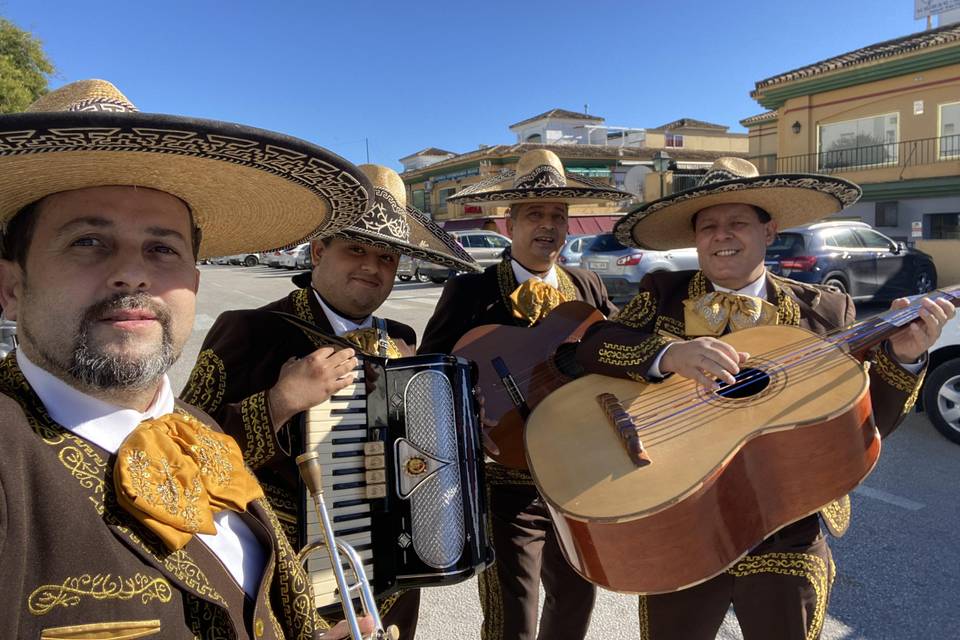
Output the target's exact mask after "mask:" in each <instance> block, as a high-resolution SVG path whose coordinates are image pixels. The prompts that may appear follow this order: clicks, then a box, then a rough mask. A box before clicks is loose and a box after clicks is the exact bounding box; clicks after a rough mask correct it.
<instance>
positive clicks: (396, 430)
mask: <svg viewBox="0 0 960 640" xmlns="http://www.w3.org/2000/svg"><path fill="white" fill-rule="evenodd" d="M473 377H474V376H473V370H472V365H471V364H470V363H469V362H468V361H466V360H464V359H462V358H456V357H454V356H444V355H425V356H414V357H409V358H398V359H393V360H386V359H383V358H366V357H365V358H363V360H362V364H361V366H360V368H358V369H357V377H356V380H355V381H354V383H353V384H352V385H349V386H347V387H345V388H344V389H342V390H341V391H339V392H338V393H337V394H336V395H334V396H333V397H331V398H330V400H328V401H327V402H325V403H323V404H320V405H317V406H316V407H313V408H312V409H310V410H308V411H306V412H304V414H303V423H302V431H301V434H300V436H301V440H300V442H301V447H300V448H301V449H302V452H309V451H316V452H318V453H319V454H320V460H321V463H322V465H323V493H324V500H325V502H326V504H327V509H328V511H329V514H330V518H331V520H332V522H333V530H334V535H335V537H336V538H337V540H345V541H346V542H348V543H350V545H351V546H353V547H354V549H356V551H357V552H358V553H359V555H360V557H361V558H362V560H363V564H364V570H365V571H366V573H367V577H368V579H369V580H370V583H371V587H372V589H373V593H374V595H376V596H377V597H383V596H385V595H389V594H390V593H392V592H394V591H397V590H400V589H404V588H413V587H423V586H440V585H446V584H454V583H457V582H460V581H462V580H465V579H467V578H470V577H472V576H473V575H475V574H476V573H477V572H479V571H481V570H482V569H483V568H485V567H486V566H488V565H489V564H490V563H491V562H492V561H493V550H492V547H491V545H490V542H489V540H488V537H487V529H486V526H487V512H486V495H485V489H484V483H483V452H482V448H481V441H480V425H479V419H478V417H477V412H476V410H475V403H474V398H473V393H472V390H473ZM308 500H309V496H308V495H307V492H306V490H305V489H304V487H303V485H302V482H301V488H300V514H301V515H300V519H299V523H298V530H299V536H300V548H303V546H304V545H306V544H307V543H308V542H310V541H312V540H316V539H317V538H321V537H322V535H323V533H322V527H321V525H320V523H319V518H318V516H317V514H316V513H315V512H314V510H313V509H312V506H308ZM306 569H307V573H308V574H309V576H310V580H311V582H312V584H313V589H314V594H315V596H316V606H317V608H319V609H325V608H326V607H329V606H331V605H337V606H339V603H340V599H339V595H338V593H337V584H336V580H335V578H334V574H333V569H332V568H331V566H330V561H329V559H328V558H327V557H326V555H325V554H321V553H315V554H312V555H311V556H310V557H309V558H308V559H307V561H306Z"/></svg>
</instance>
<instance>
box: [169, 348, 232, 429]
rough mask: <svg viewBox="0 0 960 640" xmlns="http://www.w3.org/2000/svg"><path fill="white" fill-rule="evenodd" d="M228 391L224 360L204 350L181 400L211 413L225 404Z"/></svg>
mask: <svg viewBox="0 0 960 640" xmlns="http://www.w3.org/2000/svg"><path fill="white" fill-rule="evenodd" d="M226 389H227V371H226V369H225V368H224V365H223V360H222V359H221V358H220V356H218V355H217V354H216V353H214V351H213V349H204V350H203V351H201V352H200V355H199V356H197V364H195V365H194V366H193V371H191V372H190V379H189V380H187V386H186V388H185V389H184V391H183V394H182V395H181V396H180V399H181V400H183V401H184V402H186V403H187V404H192V405H193V406H195V407H197V408H198V409H200V410H201V411H206V412H207V413H210V412H212V411H214V410H216V409H217V408H218V407H219V406H220V403H221V402H223V394H224V393H226Z"/></svg>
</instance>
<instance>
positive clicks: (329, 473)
mask: <svg viewBox="0 0 960 640" xmlns="http://www.w3.org/2000/svg"><path fill="white" fill-rule="evenodd" d="M356 374H357V377H356V379H355V380H354V382H353V384H351V385H348V386H346V387H344V388H343V389H341V390H340V391H338V392H337V393H336V394H335V395H334V396H332V397H331V398H330V399H329V400H328V401H327V402H324V403H323V404H319V405H317V406H315V407H313V408H311V409H309V410H308V411H307V415H306V416H305V429H304V437H305V441H304V444H305V450H306V451H317V452H318V453H319V454H320V459H321V463H322V464H323V495H324V501H325V502H326V505H327V509H328V511H329V513H330V518H331V520H332V522H333V530H334V535H335V536H336V537H337V539H338V540H345V541H346V542H349V543H350V545H352V546H353V548H354V549H356V550H357V553H359V554H360V557H361V558H362V559H363V563H364V570H365V571H366V574H367V578H369V579H370V581H371V582H372V581H373V579H374V576H373V544H372V534H371V518H370V501H371V500H373V499H376V498H382V497H384V495H385V493H386V470H385V468H384V466H385V465H384V451H383V442H367V402H366V387H365V383H364V371H363V368H362V367H360V368H358V369H357V370H356ZM306 529H307V539H308V540H312V539H317V538H320V537H322V535H323V534H322V527H321V526H320V521H319V518H318V516H317V514H316V513H315V512H314V510H313V509H308V510H307V513H306ZM306 568H307V572H308V574H309V575H310V579H311V582H312V584H313V590H314V594H315V595H316V600H315V605H316V606H317V607H318V608H322V607H327V606H330V605H335V604H339V602H340V599H339V596H338V595H337V583H336V579H335V578H334V574H333V569H332V567H331V565H330V559H329V557H328V555H327V554H325V553H323V552H322V551H317V552H315V553H313V554H312V555H311V556H310V557H309V558H308V560H307V565H306ZM348 575H352V574H349V573H348Z"/></svg>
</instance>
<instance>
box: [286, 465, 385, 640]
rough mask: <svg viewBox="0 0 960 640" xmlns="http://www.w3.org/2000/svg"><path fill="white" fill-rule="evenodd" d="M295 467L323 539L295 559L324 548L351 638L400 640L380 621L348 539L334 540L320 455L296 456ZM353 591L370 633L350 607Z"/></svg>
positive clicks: (357, 558)
mask: <svg viewBox="0 0 960 640" xmlns="http://www.w3.org/2000/svg"><path fill="white" fill-rule="evenodd" d="M297 468H298V469H299V471H300V476H301V477H302V478H303V482H304V485H305V486H306V488H307V492H308V493H309V494H310V497H311V498H313V506H314V509H316V511H317V516H318V517H319V518H320V524H321V525H322V527H323V538H324V539H323V540H314V541H311V542H309V543H308V544H307V545H306V546H305V547H304V548H303V549H301V550H300V553H299V554H297V560H299V561H300V563H301V564H304V563H305V562H306V560H307V557H308V556H309V555H310V554H311V553H313V552H314V551H316V550H317V549H319V548H320V547H326V549H327V553H328V554H329V558H330V566H331V567H332V568H333V575H334V577H335V578H336V580H337V589H338V591H339V593H340V602H341V604H342V605H343V616H344V619H345V620H346V621H347V624H348V626H349V627H350V637H351V638H352V639H353V640H399V637H400V633H399V631H398V630H397V627H396V626H394V625H390V627H388V628H386V629H384V628H383V622H382V621H381V620H380V614H379V612H378V611H377V602H376V600H375V599H374V597H373V591H372V590H371V589H370V581H369V580H367V575H366V572H365V571H364V569H363V560H361V558H360V555H359V554H358V553H357V551H356V549H354V548H353V547H352V546H350V545H349V544H348V543H347V542H345V541H343V540H337V539H336V538H335V537H334V535H333V524H332V523H331V521H330V514H329V512H328V511H327V505H326V503H325V502H324V501H323V467H322V466H321V464H320V454H318V453H316V452H315V451H314V452H309V453H304V454H302V455H299V456H297ZM344 563H346V564H347V565H348V566H349V567H350V570H351V571H353V575H354V577H355V578H356V582H354V583H353V584H348V583H347V575H346V572H345V571H344V568H343V564H344ZM354 593H359V595H360V605H361V607H362V608H363V613H364V615H368V616H370V617H371V618H372V619H373V633H372V634H371V635H370V636H364V635H363V633H362V632H361V631H360V622H359V619H358V618H357V612H356V611H355V610H354V608H353V594H354Z"/></svg>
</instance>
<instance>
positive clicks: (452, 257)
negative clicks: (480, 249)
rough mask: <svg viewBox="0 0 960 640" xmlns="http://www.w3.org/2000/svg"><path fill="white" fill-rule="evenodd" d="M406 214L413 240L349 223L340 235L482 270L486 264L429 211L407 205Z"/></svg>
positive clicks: (460, 268) (458, 267)
mask: <svg viewBox="0 0 960 640" xmlns="http://www.w3.org/2000/svg"><path fill="white" fill-rule="evenodd" d="M403 215H404V218H405V219H406V221H407V224H408V225H409V227H410V240H409V241H407V242H404V241H403V240H399V239H397V238H394V237H391V236H388V235H385V234H382V233H377V232H375V231H370V230H366V229H358V228H356V227H348V228H346V229H343V230H341V231H339V232H338V233H337V234H336V236H337V237H340V238H347V239H350V240H355V241H357V242H361V243H363V244H368V245H371V246H374V247H378V248H380V249H387V250H390V251H396V252H398V253H400V254H402V255H405V256H410V257H411V258H417V259H419V260H423V261H425V262H432V263H434V264H439V265H442V266H445V267H449V268H451V269H455V270H457V271H469V272H474V273H479V272H480V271H483V267H481V266H480V264H479V263H478V262H477V261H476V260H474V259H473V256H471V255H470V254H469V253H467V252H466V250H465V249H464V248H463V247H462V246H460V244H459V243H458V242H457V241H456V240H455V239H454V238H453V236H451V235H450V234H449V233H447V232H446V231H444V230H443V229H441V228H440V227H439V226H438V225H437V224H436V223H435V222H434V221H433V220H431V219H430V218H429V217H428V216H427V215H426V214H424V213H422V212H420V211H418V210H417V209H415V208H413V207H411V206H407V207H406V210H405V211H404V214H403Z"/></svg>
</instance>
